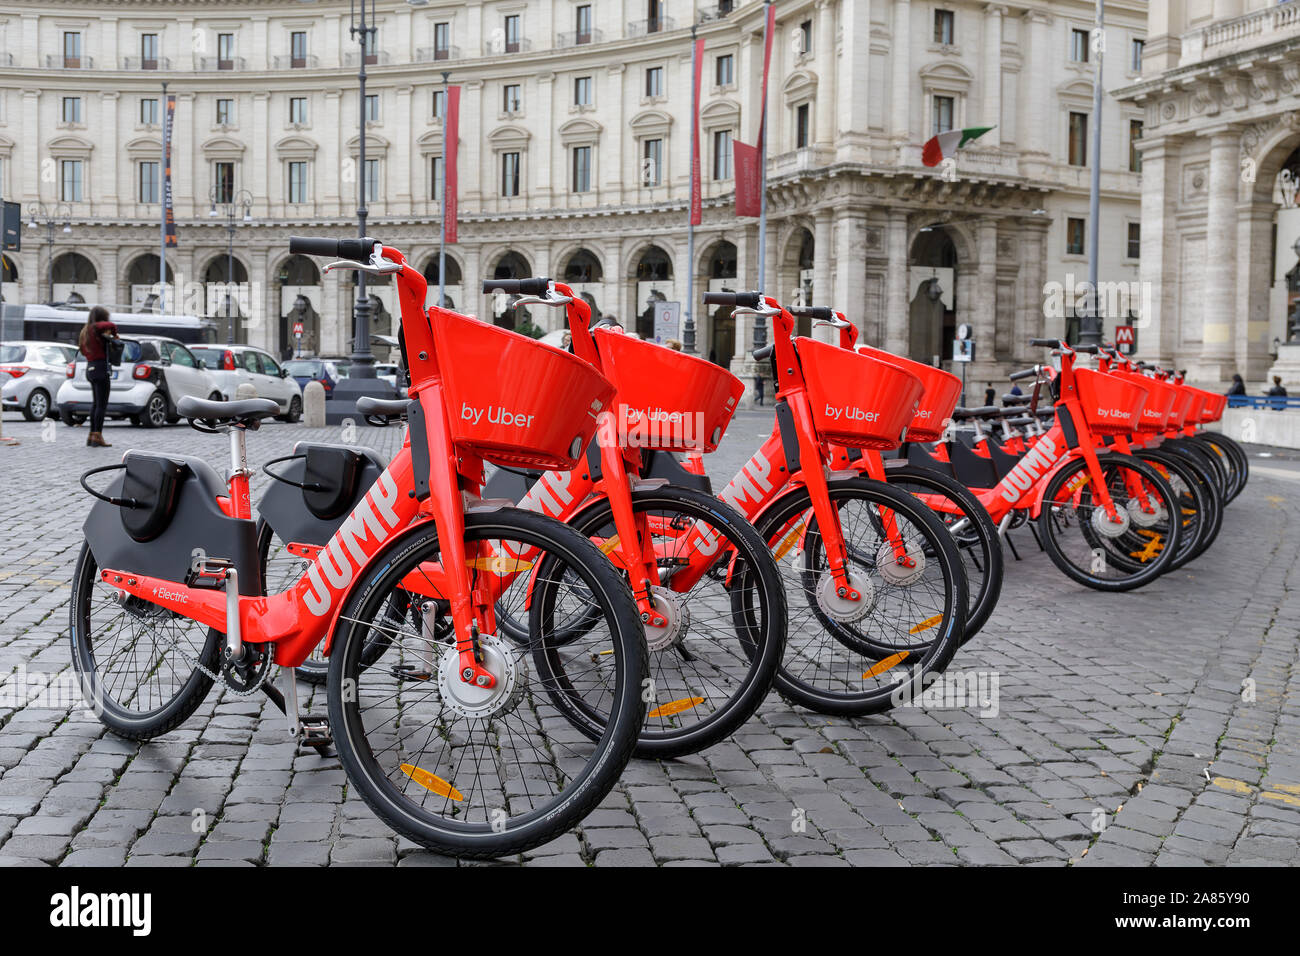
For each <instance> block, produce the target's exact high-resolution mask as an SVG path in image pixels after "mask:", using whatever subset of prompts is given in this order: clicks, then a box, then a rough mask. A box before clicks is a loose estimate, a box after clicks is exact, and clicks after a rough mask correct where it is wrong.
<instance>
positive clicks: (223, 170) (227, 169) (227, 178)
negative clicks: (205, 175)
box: [212, 163, 235, 203]
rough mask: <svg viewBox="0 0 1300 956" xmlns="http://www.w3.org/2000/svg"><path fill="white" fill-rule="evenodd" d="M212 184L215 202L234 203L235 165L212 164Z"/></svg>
mask: <svg viewBox="0 0 1300 956" xmlns="http://www.w3.org/2000/svg"><path fill="white" fill-rule="evenodd" d="M212 184H213V186H214V187H215V188H214V189H213V192H214V193H216V201H217V202H220V203H232V202H234V201H235V164H234V163H214V164H213V165H212Z"/></svg>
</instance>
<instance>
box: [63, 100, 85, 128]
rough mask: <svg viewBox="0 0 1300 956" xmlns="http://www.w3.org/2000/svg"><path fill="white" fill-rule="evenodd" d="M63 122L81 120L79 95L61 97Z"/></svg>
mask: <svg viewBox="0 0 1300 956" xmlns="http://www.w3.org/2000/svg"><path fill="white" fill-rule="evenodd" d="M63 122H65V123H80V122H81V97H80V96H65V97H64V98H63Z"/></svg>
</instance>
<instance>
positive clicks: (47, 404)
mask: <svg viewBox="0 0 1300 956" xmlns="http://www.w3.org/2000/svg"><path fill="white" fill-rule="evenodd" d="M76 357H77V350H76V348H75V347H74V346H71V345H66V344H64V343H62V342H0V407H2V408H3V409H4V410H5V411H17V412H22V413H23V417H24V418H26V419H27V420H28V421H29V422H38V421H40V420H41V419H43V418H45V416H47V415H49V414H51V412H52V411H53V410H54V396H55V395H57V394H58V393H59V386H61V385H62V384H63V379H64V377H65V376H66V374H67V367H68V363H69V362H71V361H72V360H73V359H75V358H76Z"/></svg>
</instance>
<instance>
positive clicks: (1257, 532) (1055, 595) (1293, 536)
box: [0, 412, 1300, 866]
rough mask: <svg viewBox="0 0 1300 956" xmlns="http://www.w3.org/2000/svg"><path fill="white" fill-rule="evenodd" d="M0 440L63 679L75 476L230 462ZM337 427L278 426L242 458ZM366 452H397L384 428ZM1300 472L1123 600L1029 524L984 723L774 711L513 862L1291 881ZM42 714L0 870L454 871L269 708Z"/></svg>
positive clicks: (1279, 473)
mask: <svg viewBox="0 0 1300 956" xmlns="http://www.w3.org/2000/svg"><path fill="white" fill-rule="evenodd" d="M768 421H769V419H766V418H764V417H763V416H762V415H759V414H755V413H748V412H747V413H743V414H742V416H741V417H740V419H739V420H738V421H737V423H736V424H735V425H734V426H733V428H732V431H731V434H730V435H729V436H728V441H727V445H726V446H725V447H724V449H723V450H722V451H721V452H720V453H719V455H718V456H716V457H717V458H719V459H720V461H719V462H718V463H717V464H715V466H714V468H715V472H716V473H717V474H726V475H730V473H731V472H732V471H734V469H735V468H736V467H737V466H738V465H739V464H740V462H741V461H742V460H743V459H744V458H745V457H747V455H748V453H749V452H750V451H751V450H752V449H753V448H754V447H756V446H757V444H758V441H759V437H760V435H761V434H763V433H765V432H766V430H767V427H768V425H767V422H768ZM4 425H5V433H6V434H7V435H13V436H17V437H19V438H20V439H22V444H21V445H20V446H18V447H14V448H3V447H0V476H2V477H3V492H4V494H3V497H2V498H0V675H10V674H13V673H15V672H17V671H18V670H19V669H26V670H27V671H29V672H31V671H37V672H60V671H66V670H68V669H69V660H68V646H67V608H66V602H67V601H68V599H69V596H70V588H69V584H68V582H69V579H70V577H71V572H72V564H73V561H74V560H75V557H76V554H77V549H78V547H79V546H80V543H81V534H80V524H81V521H82V520H83V517H84V515H85V512H86V509H87V507H88V500H87V498H86V496H85V495H84V494H83V493H82V492H81V491H80V489H79V488H78V486H77V477H78V475H79V474H80V472H81V471H82V470H83V469H84V468H86V467H88V463H109V462H112V461H116V460H117V456H118V454H119V453H120V452H121V451H122V450H124V448H125V447H127V446H128V445H130V446H135V447H142V448H155V449H184V450H185V451H187V452H189V453H193V454H201V455H204V456H206V457H207V458H208V459H209V460H210V461H211V462H212V463H213V465H214V466H216V467H217V468H218V469H219V470H224V468H225V457H224V456H225V454H226V444H225V440H224V439H222V438H220V437H211V436H204V435H200V434H198V433H195V432H193V431H190V430H187V429H185V428H183V427H179V426H178V427H172V428H167V429H164V430H161V431H152V432H151V431H142V430H139V429H133V428H129V427H126V426H121V425H110V426H109V427H108V429H107V430H106V432H105V434H106V437H107V438H108V439H109V440H110V441H112V442H114V443H115V444H116V445H117V446H118V447H117V448H115V449H114V450H113V451H100V452H95V451H92V450H91V449H87V448H85V447H84V444H83V442H84V439H85V429H84V428H81V429H76V430H72V429H68V428H65V427H64V426H62V425H58V426H53V435H54V439H55V440H54V441H53V442H52V443H50V442H45V441H42V431H41V428H40V427H39V426H37V425H29V424H26V423H23V422H20V421H18V420H17V419H15V418H14V417H12V416H11V417H9V418H8V419H7V420H6V421H5V423H4ZM338 432H339V430H338V429H337V428H334V429H324V430H319V431H309V430H307V429H306V428H304V427H302V426H286V425H277V424H272V425H268V426H267V427H266V428H264V429H263V430H262V431H261V432H259V433H257V434H254V435H253V436H251V439H250V452H251V456H252V458H253V460H254V462H255V463H258V464H260V463H261V462H262V461H265V460H267V459H269V458H272V457H274V456H276V455H281V454H285V453H287V451H288V449H289V446H290V445H291V444H292V442H293V441H295V440H297V439H301V438H313V439H317V440H322V439H324V440H331V439H336V438H337V436H338ZM358 440H359V441H360V442H361V443H362V444H370V445H372V446H373V447H376V448H378V449H380V450H381V451H384V452H386V453H389V454H391V453H392V452H393V451H395V450H396V447H397V443H398V440H399V432H398V430H397V429H389V430H386V431H376V430H372V429H361V430H360V434H359V436H358ZM1261 464H1264V462H1261ZM1296 477H1300V472H1295V471H1291V470H1288V469H1286V468H1278V467H1271V468H1267V469H1261V470H1260V471H1259V472H1258V473H1257V474H1256V476H1255V477H1254V478H1253V480H1252V482H1251V485H1250V487H1249V488H1248V489H1247V492H1246V493H1245V494H1244V495H1243V496H1242V497H1241V498H1240V499H1238V501H1237V502H1236V503H1235V504H1233V505H1232V506H1231V507H1230V509H1229V511H1228V515H1227V520H1226V521H1225V525H1224V531H1223V533H1222V535H1221V536H1220V538H1219V541H1218V542H1217V543H1216V544H1215V546H1214V547H1213V548H1212V549H1211V550H1210V552H1209V553H1208V554H1206V555H1204V556H1202V557H1201V558H1200V559H1199V560H1198V561H1197V562H1195V563H1194V564H1193V566H1191V567H1188V568H1184V569H1182V570H1180V571H1179V572H1176V573H1174V574H1172V575H1166V576H1165V577H1164V578H1162V579H1161V580H1160V581H1158V582H1156V583H1155V584H1153V585H1151V586H1149V587H1147V588H1146V589H1145V590H1142V591H1139V592H1136V593H1132V594H1114V595H1105V594H1099V593H1096V592H1092V591H1089V590H1086V589H1084V588H1082V587H1079V586H1078V585H1075V584H1073V583H1071V582H1069V581H1068V580H1066V579H1065V578H1064V577H1063V576H1062V575H1061V574H1060V573H1059V572H1057V571H1056V569H1055V568H1054V567H1053V566H1052V565H1051V563H1050V562H1049V561H1048V560H1047V558H1046V556H1045V555H1043V554H1041V553H1040V552H1039V551H1038V550H1037V547H1036V546H1035V544H1034V542H1033V539H1032V538H1031V537H1030V536H1029V534H1028V532H1027V531H1023V530H1022V531H1020V532H1017V533H1016V541H1017V544H1018V547H1019V550H1020V554H1021V556H1022V557H1023V558H1024V560H1023V561H1019V562H1017V561H1014V560H1013V561H1009V562H1008V571H1007V577H1006V584H1005V587H1004V589H1003V596H1002V602H1001V606H1000V607H999V608H998V610H997V612H996V613H995V614H994V616H993V619H992V620H991V621H990V623H989V624H988V626H987V627H986V629H985V631H984V633H983V634H982V635H981V636H980V637H979V638H977V639H976V640H975V641H974V642H972V644H971V645H968V646H967V647H966V648H965V649H963V650H962V652H961V653H960V654H959V656H958V658H957V659H956V661H955V662H954V664H953V669H954V670H959V671H961V672H963V673H965V674H972V673H974V674H981V675H983V676H984V678H985V679H986V680H988V679H990V678H991V676H992V675H996V678H997V685H996V691H997V694H996V698H995V703H996V712H994V708H991V707H983V709H981V707H982V703H980V704H977V705H975V706H972V707H964V708H956V707H953V708H949V709H942V708H933V709H910V708H909V709H905V710H899V711H895V712H893V713H891V714H889V715H885V716H879V717H873V718H869V719H858V720H843V719H832V718H827V717H823V716H820V715H817V714H812V713H808V712H806V711H802V710H797V709H792V708H791V707H789V706H788V705H786V704H785V703H783V702H782V701H781V700H780V699H779V698H776V697H773V698H772V699H770V700H769V701H768V702H767V703H766V704H765V705H764V706H763V707H762V709H761V710H760V712H759V714H758V716H757V717H756V718H755V719H754V720H753V721H751V722H750V724H749V725H748V726H747V727H746V728H745V729H744V731H743V732H742V733H739V734H737V735H736V736H735V737H734V738H733V739H732V740H731V741H729V742H726V743H723V744H721V745H719V746H716V747H714V748H712V749H711V750H709V751H707V752H706V753H703V754H700V755H697V756H692V757H689V758H685V759H682V760H678V761H673V762H664V763H654V762H645V761H638V762H634V763H633V764H631V765H630V766H629V767H628V768H627V771H626V772H625V774H624V776H623V782H622V784H621V785H620V786H619V787H618V789H617V790H616V791H615V792H614V793H612V794H611V795H610V796H609V797H608V799H607V800H606V801H605V803H604V804H603V806H602V807H601V808H600V809H599V810H598V811H597V812H595V813H593V814H592V815H591V816H590V817H588V818H587V820H586V822H585V823H584V824H583V826H582V827H581V828H580V829H579V830H577V831H576V832H573V833H569V834H567V835H565V836H563V837H561V838H560V839H558V840H556V841H555V842H554V843H552V844H550V845H548V846H545V847H542V848H541V849H539V850H536V851H534V852H532V853H530V854H528V856H527V858H526V860H525V861H524V862H526V863H527V864H529V865H565V864H580V863H589V864H595V865H597V866H611V865H626V864H651V863H662V864H665V865H670V866H672V865H697V864H702V865H716V864H724V865H725V864H747V863H752V864H761V863H774V862H780V863H784V864H788V865H792V866H851V865H896V866H897V865H907V864H925V865H930V864H950V865H951V864H994V865H1011V864H1026V863H1032V864H1042V865H1066V864H1073V865H1084V866H1088V865H1105V864H1137V865H1145V864H1152V863H1154V864H1156V865H1169V864H1223V863H1228V864H1296V863H1300V669H1298V668H1297V631H1298V630H1300V598H1298V597H1297V596H1296V595H1297V588H1298V587H1300V581H1297V573H1296V571H1295V570H1294V569H1295V564H1296V556H1297V555H1296V552H1297V549H1298V548H1300V520H1298V516H1300V504H1297V501H1296V492H1297V491H1300V484H1297V481H1296V480H1295V478H1296ZM263 480H265V479H263ZM1293 522H1296V526H1294V527H1293ZM11 685H12V681H11ZM986 686H991V685H987V684H986ZM302 690H303V696H304V699H305V700H311V702H312V703H314V705H315V708H314V709H317V710H323V709H324V701H323V699H322V696H321V694H320V692H319V691H317V692H316V694H315V695H312V694H309V693H308V691H309V688H308V687H307V685H302ZM15 703H18V704H19V705H20V706H18V707H17V708H15V706H14V705H15ZM41 703H48V701H44V702H42V701H33V702H30V703H26V704H25V705H24V702H23V701H17V702H15V701H14V700H12V699H7V698H3V697H0V862H4V863H8V864H17V865H24V864H42V863H44V864H60V865H64V866H76V865H83V866H84V865H112V866H116V865H121V864H123V863H125V864H127V865H129V866H136V865H172V866H185V865H191V864H194V863H197V864H198V865H216V864H237V865H247V864H271V865H275V864H380V865H393V864H396V865H401V866H420V865H435V866H439V865H455V861H453V860H448V859H445V858H442V857H438V856H436V855H433V854H430V853H428V852H426V851H423V850H421V849H419V848H417V847H415V846H413V845H411V844H409V843H407V842H405V841H403V840H401V839H398V838H396V837H394V836H393V835H391V833H390V831H389V830H388V829H387V827H386V826H385V825H384V824H383V823H381V822H380V821H378V820H377V819H375V818H374V817H373V816H372V815H371V813H370V811H369V810H368V809H367V808H366V807H365V805H364V804H363V803H362V802H361V801H360V799H359V798H358V797H356V796H355V795H354V794H351V793H350V792H349V788H348V786H347V783H346V780H345V778H344V774H343V771H342V770H341V769H340V767H339V765H338V762H337V760H336V759H334V758H326V759H322V758H320V757H318V756H315V755H305V756H297V755H295V753H294V747H293V745H292V744H291V743H290V742H288V741H287V740H286V739H285V733H284V723H283V718H282V717H281V715H280V714H279V713H278V711H276V710H275V709H274V708H273V707H272V705H270V703H269V702H266V701H264V700H262V699H260V698H242V699H237V698H233V697H226V696H224V695H222V694H219V693H217V692H216V691H214V692H213V693H212V694H211V695H210V697H209V699H208V700H207V701H206V703H205V704H204V705H203V707H202V708H201V709H200V711H199V712H198V713H197V714H196V715H195V716H194V717H193V718H191V719H190V720H189V721H188V722H187V723H186V724H184V725H183V726H182V727H181V728H180V729H179V730H177V731H174V732H173V733H170V734H167V735H166V736H165V737H163V738H161V739H159V740H157V741H154V742H151V743H149V744H147V745H143V746H140V745H136V744H133V743H128V742H125V741H122V740H119V739H117V738H114V737H112V736H108V735H106V734H105V732H104V731H103V729H102V728H101V727H100V725H99V724H98V723H97V722H96V721H94V720H93V719H90V718H87V717H86V716H84V715H83V713H82V712H81V711H80V709H73V710H70V709H69V708H68V707H66V706H65V707H63V708H62V709H53V708H49V707H42V706H39V705H40V704H41ZM1098 831H1100V832H1098Z"/></svg>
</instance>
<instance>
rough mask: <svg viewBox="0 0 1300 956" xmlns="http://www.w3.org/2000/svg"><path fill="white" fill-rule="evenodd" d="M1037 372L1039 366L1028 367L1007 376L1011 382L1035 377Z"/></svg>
mask: <svg viewBox="0 0 1300 956" xmlns="http://www.w3.org/2000/svg"><path fill="white" fill-rule="evenodd" d="M1030 344H1031V345H1032V344H1033V343H1030ZM1037 374H1038V368H1037V367H1036V366H1035V367H1034V368H1027V369H1025V370H1024V371H1023V372H1012V373H1011V374H1010V375H1008V376H1007V380H1008V381H1011V382H1018V381H1020V380H1021V379H1022V378H1033V377H1034V376H1036V375H1037Z"/></svg>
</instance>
